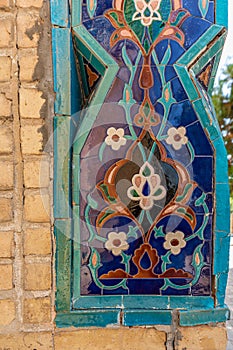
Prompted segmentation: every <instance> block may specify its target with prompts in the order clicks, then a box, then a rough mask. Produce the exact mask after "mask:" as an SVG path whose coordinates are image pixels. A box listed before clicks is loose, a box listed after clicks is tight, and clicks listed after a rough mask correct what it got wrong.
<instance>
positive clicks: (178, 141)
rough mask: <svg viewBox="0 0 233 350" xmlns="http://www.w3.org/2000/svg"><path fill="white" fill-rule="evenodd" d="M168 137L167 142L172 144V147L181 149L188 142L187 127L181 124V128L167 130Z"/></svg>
mask: <svg viewBox="0 0 233 350" xmlns="http://www.w3.org/2000/svg"><path fill="white" fill-rule="evenodd" d="M167 134H168V138H167V139H166V142H167V144H168V145H172V147H173V148H174V149H175V150H176V151H178V150H179V149H181V147H182V146H183V145H186V144H187V143H188V138H187V136H185V135H186V129H185V128H184V127H183V126H181V127H180V128H178V129H176V128H170V129H169V130H168V132H167Z"/></svg>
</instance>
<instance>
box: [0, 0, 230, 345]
mask: <svg viewBox="0 0 233 350" xmlns="http://www.w3.org/2000/svg"><path fill="white" fill-rule="evenodd" d="M0 21H1V22H0V23H1V30H0V276H1V278H0V350H23V349H34V350H48V349H56V350H66V349H67V350H70V349H74V350H75V349H77V350H78V349H82V350H84V349H85V350H88V349H92V350H94V349H103V350H104V349H106V350H107V349H108V350H110V349H113V348H114V349H127V350H131V349H132V350H137V349H140V350H142V349H147V350H150V349H156V350H160V349H161V350H165V349H167V350H173V349H177V350H182V349H183V350H184V349H189V350H192V349H195V350H197V349H203V350H205V349H206V350H215V349H216V350H217V349H218V350H219V349H224V348H225V347H224V346H225V344H226V331H225V327H224V325H218V326H216V327H214V326H212V327H211V326H202V327H193V328H188V327H187V328H183V329H181V328H180V329H177V328H176V327H175V325H173V326H172V327H157V328H143V327H142V328H137V329H127V328H124V329H123V328H119V329H106V330H105V329H100V330H78V331H77V330H74V329H72V330H70V329H67V330H58V329H56V328H55V326H54V323H53V319H54V306H53V305H54V290H55V287H53V285H54V283H53V280H54V277H53V276H54V273H53V268H52V264H53V260H52V252H53V248H52V246H53V235H52V219H51V218H52V209H51V208H52V195H51V193H52V190H51V181H52V173H51V168H52V156H51V155H52V148H51V143H50V142H49V141H48V136H50V135H52V118H53V100H54V93H53V87H52V59H51V35H50V21H49V1H48V0H45V1H43V0H0Z"/></svg>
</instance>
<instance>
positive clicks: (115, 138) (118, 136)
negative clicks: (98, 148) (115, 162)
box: [105, 127, 126, 151]
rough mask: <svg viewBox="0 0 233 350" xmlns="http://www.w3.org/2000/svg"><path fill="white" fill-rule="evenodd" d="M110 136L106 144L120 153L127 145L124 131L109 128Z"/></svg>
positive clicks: (106, 139)
mask: <svg viewBox="0 0 233 350" xmlns="http://www.w3.org/2000/svg"><path fill="white" fill-rule="evenodd" d="M107 134H108V136H107V137H106V138H105V143H106V144H107V145H108V146H111V148H112V149H113V150H114V151H118V150H119V149H120V147H121V146H124V145H125V144H126V139H125V138H124V129H122V128H120V129H115V128H113V127H112V128H109V129H108V130H107Z"/></svg>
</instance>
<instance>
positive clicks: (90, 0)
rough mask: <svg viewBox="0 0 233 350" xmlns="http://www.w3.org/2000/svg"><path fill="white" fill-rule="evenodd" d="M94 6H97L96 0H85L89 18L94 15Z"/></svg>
mask: <svg viewBox="0 0 233 350" xmlns="http://www.w3.org/2000/svg"><path fill="white" fill-rule="evenodd" d="M96 7H97V0H87V12H88V14H89V16H90V18H92V17H93V16H94V14H95V11H96Z"/></svg>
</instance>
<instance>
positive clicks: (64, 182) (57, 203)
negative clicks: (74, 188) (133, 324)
mask: <svg viewBox="0 0 233 350" xmlns="http://www.w3.org/2000/svg"><path fill="white" fill-rule="evenodd" d="M70 123H71V118H70V117H68V116H59V117H54V217H55V218H57V219H68V218H70V217H71V201H70V200H71V188H70V187H71V186H70V184H71V179H70V166H71V162H70V157H71V135H70V134H71V131H70Z"/></svg>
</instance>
